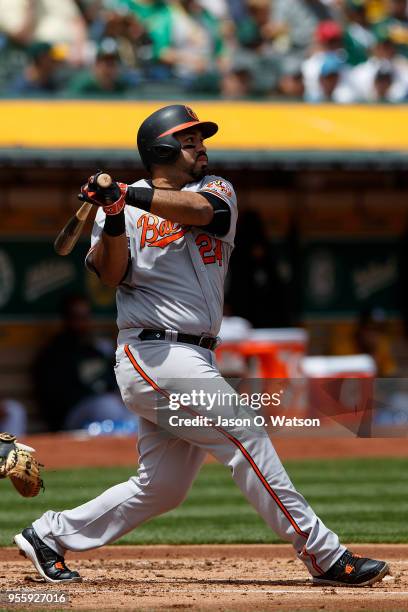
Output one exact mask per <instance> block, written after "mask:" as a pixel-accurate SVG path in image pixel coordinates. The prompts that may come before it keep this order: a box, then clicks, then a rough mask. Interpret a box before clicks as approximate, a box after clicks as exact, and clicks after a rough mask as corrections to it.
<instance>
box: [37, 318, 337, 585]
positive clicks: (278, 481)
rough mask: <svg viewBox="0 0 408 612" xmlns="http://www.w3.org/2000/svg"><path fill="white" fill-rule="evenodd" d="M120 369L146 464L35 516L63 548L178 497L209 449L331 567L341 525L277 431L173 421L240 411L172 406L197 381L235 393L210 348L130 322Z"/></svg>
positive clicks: (113, 532)
mask: <svg viewBox="0 0 408 612" xmlns="http://www.w3.org/2000/svg"><path fill="white" fill-rule="evenodd" d="M115 371H116V377H117V381H118V385H119V389H120V391H121V394H122V398H123V400H124V402H125V404H126V406H127V407H128V408H129V409H130V410H132V411H133V412H135V413H136V414H138V415H139V417H140V435H139V440H138V449H139V453H140V461H139V470H138V474H137V476H132V477H131V478H130V479H129V480H128V482H124V483H122V484H118V485H116V486H114V487H112V488H110V489H108V490H107V491H105V492H104V493H102V494H101V495H100V496H99V497H97V498H95V499H93V500H91V501H89V502H87V503H85V504H83V505H82V506H79V507H78V508H74V509H73V510H66V511H63V512H54V511H52V510H50V511H48V512H46V513H45V514H44V515H43V516H42V517H41V518H40V519H38V520H37V521H35V522H34V523H33V526H34V529H35V531H36V533H37V534H38V536H39V537H40V538H41V539H42V540H43V541H44V542H45V543H46V544H47V545H48V546H50V547H51V548H52V549H54V550H55V551H56V552H58V553H59V554H61V555H64V553H65V551H66V550H72V551H83V550H89V549H92V548H96V547H99V546H103V545H105V544H109V543H110V542H114V541H115V540H117V539H119V538H120V537H121V536H123V535H124V534H126V533H128V532H129V531H131V530H133V529H135V528H136V527H137V526H138V525H140V524H141V523H144V522H145V521H147V520H149V519H151V518H153V517H154V516H157V515H160V514H162V513H164V512H167V511H169V510H171V509H172V508H175V507H177V506H178V505H179V504H180V503H181V502H182V501H183V500H184V499H185V497H186V495H187V493H188V490H189V489H190V487H191V484H192V482H193V480H194V478H195V476H196V475H197V473H198V471H199V469H200V467H201V465H202V462H203V460H204V457H205V455H206V453H210V454H212V455H213V456H214V457H215V458H216V459H217V460H218V461H220V462H221V463H222V464H224V465H226V466H228V467H229V468H230V470H231V474H232V477H233V479H234V481H235V482H236V484H237V485H238V486H239V488H240V489H241V491H242V492H243V494H244V495H245V497H246V498H247V499H248V501H249V502H250V503H251V504H252V506H253V507H254V508H255V509H256V510H257V512H258V513H259V514H260V515H261V516H262V518H263V519H264V520H265V522H266V523H267V524H268V525H269V526H270V527H271V529H273V530H274V531H275V532H276V533H277V534H278V536H279V537H280V538H281V539H282V540H285V541H288V542H291V543H292V545H293V547H294V549H295V551H296V553H297V556H298V558H299V559H301V560H302V561H303V562H304V563H305V565H306V567H307V569H308V570H309V572H310V573H311V574H312V575H314V576H318V575H321V574H322V573H324V572H325V571H327V570H328V569H329V567H331V566H332V565H333V563H335V562H336V561H337V559H338V558H339V557H340V556H341V555H342V554H343V552H344V550H345V548H344V547H343V546H341V545H340V542H339V539H338V537H337V535H336V534H335V533H333V532H332V531H330V530H329V529H328V528H327V527H326V526H325V525H324V524H323V522H322V521H321V520H320V519H319V518H318V517H317V516H316V514H315V513H314V512H313V510H312V509H311V507H310V506H309V505H308V503H307V502H306V500H305V499H304V497H303V496H302V495H301V494H300V493H298V491H296V489H295V488H294V486H293V484H292V483H291V481H290V479H289V477H288V475H287V473H286V471H285V469H284V468H283V466H282V464H281V461H280V459H279V457H278V455H277V453H276V451H275V449H274V447H273V444H272V442H271V440H270V438H269V436H268V435H266V433H265V432H264V431H263V430H262V431H261V430H260V428H259V427H258V428H253V427H249V428H248V427H240V426H236V427H235V426H234V425H232V426H228V427H205V426H196V427H191V426H180V427H174V426H171V425H170V417H171V416H174V415H176V414H177V415H178V416H179V417H193V416H196V415H201V416H207V417H208V416H209V414H210V415H211V417H212V418H214V419H216V418H217V416H218V415H222V416H223V417H227V418H232V419H236V417H237V411H236V410H235V409H234V408H231V407H229V406H225V405H220V404H217V405H214V407H213V409H212V411H211V412H209V411H208V410H207V408H206V407H205V406H201V405H199V406H196V405H194V406H193V407H191V406H186V407H182V408H181V409H179V410H178V411H177V412H175V411H172V410H170V409H169V397H171V394H173V393H177V394H179V393H183V392H187V393H189V392H191V389H192V388H193V387H194V386H197V385H198V384H200V386H201V387H203V385H204V386H206V388H209V389H212V390H214V389H217V390H219V391H220V392H221V393H224V394H227V393H230V394H231V393H234V390H233V389H232V388H231V387H230V386H229V385H228V384H227V382H226V381H225V380H224V379H223V378H222V377H221V375H220V373H219V371H218V369H217V366H216V363H215V357H214V354H213V353H212V352H211V351H209V350H207V349H204V348H200V347H196V346H192V345H187V344H181V343H169V342H165V341H144V342H142V341H140V340H138V339H137V337H134V332H133V334H132V331H131V330H129V331H127V332H126V331H125V332H120V335H119V347H118V351H117V363H116V366H115ZM193 381H194V382H193ZM207 385H208V387H207ZM238 416H240V414H239V415H238Z"/></svg>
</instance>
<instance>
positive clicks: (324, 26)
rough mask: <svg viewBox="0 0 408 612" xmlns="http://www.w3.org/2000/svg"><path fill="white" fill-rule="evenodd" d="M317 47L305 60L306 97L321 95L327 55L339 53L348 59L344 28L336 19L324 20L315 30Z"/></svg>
mask: <svg viewBox="0 0 408 612" xmlns="http://www.w3.org/2000/svg"><path fill="white" fill-rule="evenodd" d="M315 41H316V45H315V49H314V50H313V51H312V53H311V55H310V57H309V58H308V59H306V60H305V61H304V62H303V65H302V73H303V78H304V82H305V98H306V99H307V100H317V99H318V98H319V96H320V95H321V87H320V83H319V78H320V75H321V71H322V66H323V63H324V61H325V60H326V58H327V56H328V55H329V54H330V56H332V55H333V54H335V55H337V56H338V58H339V60H341V61H343V62H344V60H345V59H346V52H345V50H344V46H343V30H342V28H341V26H340V25H339V24H338V23H337V22H336V21H322V22H321V23H320V24H319V25H318V26H317V29H316V32H315ZM342 77H343V80H346V79H347V70H346V68H344V70H343V72H342Z"/></svg>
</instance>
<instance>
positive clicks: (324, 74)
mask: <svg viewBox="0 0 408 612" xmlns="http://www.w3.org/2000/svg"><path fill="white" fill-rule="evenodd" d="M344 71H345V62H344V61H342V60H341V59H340V57H339V55H338V54H337V53H327V54H326V55H325V57H324V58H323V64H322V67H321V69H320V74H319V89H318V90H317V91H316V93H315V96H314V97H310V98H306V99H308V101H309V102H338V103H342V104H345V103H349V102H353V99H354V97H353V91H352V90H351V88H350V87H349V86H348V85H347V84H346V83H345V82H344V79H343V73H344Z"/></svg>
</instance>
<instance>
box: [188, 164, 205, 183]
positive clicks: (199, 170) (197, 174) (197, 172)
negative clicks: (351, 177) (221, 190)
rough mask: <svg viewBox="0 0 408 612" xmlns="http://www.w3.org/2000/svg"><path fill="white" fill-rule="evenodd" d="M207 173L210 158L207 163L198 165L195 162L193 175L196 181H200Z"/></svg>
mask: <svg viewBox="0 0 408 612" xmlns="http://www.w3.org/2000/svg"><path fill="white" fill-rule="evenodd" d="M206 174H208V160H207V163H206V164H204V165H201V164H200V165H197V162H195V163H194V166H193V167H192V169H191V173H190V175H191V177H192V178H193V179H194V180H195V181H200V180H201V179H202V178H204V177H205V175H206Z"/></svg>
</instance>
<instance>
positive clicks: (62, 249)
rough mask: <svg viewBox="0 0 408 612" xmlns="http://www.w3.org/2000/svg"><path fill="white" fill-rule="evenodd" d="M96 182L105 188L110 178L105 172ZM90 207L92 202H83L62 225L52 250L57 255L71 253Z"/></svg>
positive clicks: (110, 183) (109, 184) (110, 182)
mask: <svg viewBox="0 0 408 612" xmlns="http://www.w3.org/2000/svg"><path fill="white" fill-rule="evenodd" d="M96 182H97V184H98V186H99V187H101V188H102V189H107V188H108V187H110V186H111V185H112V179H111V177H110V176H109V174H106V173H104V174H101V175H99V176H98V178H97V181H96ZM92 207H93V204H91V203H90V202H84V204H82V206H81V208H80V209H79V210H77V212H76V213H75V215H74V216H73V217H71V219H69V221H68V222H67V223H66V224H65V225H64V227H63V228H62V230H61V231H60V233H59V234H58V236H57V237H56V239H55V242H54V250H55V252H56V253H57V254H58V255H62V256H65V255H69V253H71V251H72V249H73V248H74V246H75V245H76V243H77V242H78V239H79V237H80V235H81V233H82V230H83V227H84V225H85V221H86V220H87V218H88V215H89V213H90V211H91V209H92Z"/></svg>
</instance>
